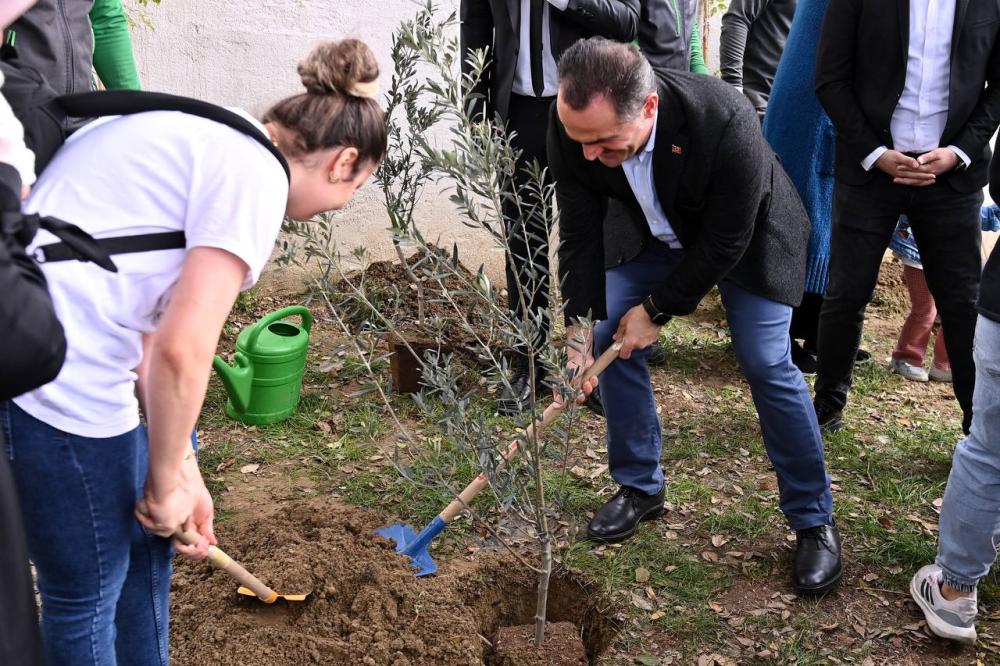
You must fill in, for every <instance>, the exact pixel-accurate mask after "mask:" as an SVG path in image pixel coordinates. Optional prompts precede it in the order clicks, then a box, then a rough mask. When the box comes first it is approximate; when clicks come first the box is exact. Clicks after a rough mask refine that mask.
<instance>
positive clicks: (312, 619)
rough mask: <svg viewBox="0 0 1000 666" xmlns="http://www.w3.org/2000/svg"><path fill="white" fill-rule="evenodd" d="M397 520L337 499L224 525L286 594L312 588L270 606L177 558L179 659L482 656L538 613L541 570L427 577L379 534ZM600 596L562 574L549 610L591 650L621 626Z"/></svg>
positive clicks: (392, 664) (489, 568)
mask: <svg viewBox="0 0 1000 666" xmlns="http://www.w3.org/2000/svg"><path fill="white" fill-rule="evenodd" d="M387 522H391V520H386V519H385V518H384V517H381V516H378V515H377V514H375V513H373V512H370V511H366V510H360V509H356V508H354V507H349V506H346V505H343V504H340V503H337V502H335V501H334V500H331V499H328V498H314V499H311V500H309V501H306V502H296V503H290V504H288V505H285V507H284V508H281V509H279V510H277V511H275V512H274V513H273V514H271V515H264V514H261V513H257V515H255V516H253V517H250V516H247V517H246V518H244V519H242V520H241V519H240V517H239V516H237V517H236V518H234V519H232V520H230V521H228V522H226V523H225V524H223V525H222V526H220V528H219V530H218V537H219V542H220V546H221V547H222V548H223V549H224V550H226V552H228V553H229V554H230V555H231V556H232V557H234V558H235V559H237V560H239V561H240V562H241V563H242V564H243V565H244V566H245V567H246V568H247V569H248V570H249V571H250V572H252V573H254V574H255V575H257V576H258V577H259V578H261V580H263V581H264V582H265V583H267V584H268V585H270V586H272V587H273V588H274V589H275V590H276V591H277V592H279V593H283V592H284V593H298V592H310V595H309V597H308V598H307V600H306V601H305V602H302V603H292V602H285V601H278V602H277V603H276V604H274V605H272V606H267V605H264V604H262V603H261V602H259V601H258V600H256V599H253V598H247V597H242V596H240V595H238V594H236V584H235V583H234V582H233V581H232V580H231V579H230V578H229V577H228V576H227V575H225V574H223V573H221V572H218V571H216V570H214V569H211V568H210V567H209V566H208V565H206V564H204V563H199V564H191V563H188V562H181V561H178V563H177V567H176V570H175V573H174V577H173V590H172V594H171V613H172V618H171V663H174V664H177V665H178V666H184V665H188V664H190V665H195V664H197V665H201V664H218V665H220V666H228V665H234V666H235V665H236V664H239V665H241V666H254V665H256V664H261V665H263V664H283V665H288V666H295V665H299V664H345V665H346V664H352V665H353V664H366V665H370V666H381V665H383V664H384V665H387V666H405V665H412V666H416V665H418V664H427V665H428V666H430V665H431V664H434V665H441V666H457V665H465V664H469V665H478V664H483V663H485V662H487V661H488V660H489V659H490V657H491V654H490V652H491V648H490V642H489V641H488V640H487V638H486V637H493V636H495V635H496V633H497V631H498V630H499V629H500V627H502V626H505V625H508V624H512V625H513V624H525V623H527V622H530V621H531V619H532V616H533V614H534V597H535V593H534V590H533V582H534V575H533V574H530V572H522V571H521V570H520V569H519V568H518V567H517V565H515V564H514V563H513V562H512V561H510V560H509V559H506V558H503V557H500V556H497V555H491V556H486V557H482V558H479V559H477V560H476V561H474V562H465V561H461V562H455V563H448V562H443V563H439V564H440V565H441V572H440V573H439V574H438V575H435V576H428V577H423V578H417V577H416V576H414V575H413V571H412V569H411V568H410V564H409V562H408V560H406V559H405V558H403V557H401V556H399V555H397V554H396V553H395V551H394V550H393V547H392V544H391V543H390V542H389V541H387V540H385V539H382V538H381V537H378V536H376V535H375V534H374V533H373V530H374V529H375V528H376V527H379V526H381V525H384V524H386V523H387ZM601 598H602V597H601V595H599V594H595V592H594V591H593V590H591V589H589V587H588V586H587V585H586V584H585V583H583V582H580V581H579V580H578V579H577V578H576V577H575V576H573V575H570V574H567V573H565V572H561V573H559V574H557V575H555V576H554V577H553V581H552V586H551V590H550V601H549V608H550V613H549V619H550V621H551V622H558V621H569V622H574V623H576V625H577V626H579V627H581V629H580V630H577V629H576V628H574V629H573V634H574V636H579V635H580V633H582V635H583V637H584V641H585V643H586V650H587V655H588V656H589V657H590V658H591V659H593V658H595V657H597V656H598V655H599V654H600V653H601V652H603V651H604V650H605V649H606V648H607V646H608V645H609V644H610V642H611V640H612V638H613V635H614V632H615V630H616V626H615V624H614V621H613V620H610V619H608V618H609V615H608V614H607V607H606V606H602V605H600V604H601V601H600V600H601ZM558 631H559V630H555V635H559V634H558ZM505 663H518V664H521V663H532V662H523V661H522V662H505ZM537 663H541V662H537ZM566 663H587V662H586V661H584V662H566Z"/></svg>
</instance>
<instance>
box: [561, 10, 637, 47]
mask: <svg viewBox="0 0 1000 666" xmlns="http://www.w3.org/2000/svg"><path fill="white" fill-rule="evenodd" d="M639 2H640V0H569V4H568V5H567V6H566V9H564V10H563V12H562V14H563V18H565V19H567V20H570V21H573V22H574V23H576V24H577V25H579V26H580V27H581V28H583V29H584V30H585V31H586V32H588V33H590V34H593V35H600V36H601V37H607V38H608V39H614V40H617V41H619V42H631V41H632V40H634V39H635V38H636V36H637V35H638V34H639V9H640V7H639Z"/></svg>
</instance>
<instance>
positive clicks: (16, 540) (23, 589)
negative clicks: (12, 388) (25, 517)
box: [0, 434, 43, 666]
mask: <svg viewBox="0 0 1000 666" xmlns="http://www.w3.org/2000/svg"><path fill="white" fill-rule="evenodd" d="M5 450H6V445H5V444H4V439H3V435H2V434H0V664H24V665H25V666H35V665H40V664H42V663H43V660H42V639H41V635H40V634H39V632H38V609H37V608H36V606H35V590H34V586H33V585H32V584H31V570H30V569H29V568H28V548H27V546H26V545H25V541H24V529H23V528H22V527H21V510H20V507H19V503H18V499H17V488H16V487H15V486H14V477H13V475H12V474H11V471H10V464H9V463H8V461H7V456H6V453H5Z"/></svg>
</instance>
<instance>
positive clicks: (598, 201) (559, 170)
mask: <svg viewBox="0 0 1000 666" xmlns="http://www.w3.org/2000/svg"><path fill="white" fill-rule="evenodd" d="M580 150H581V148H580V146H579V145H577V144H574V143H573V142H571V141H570V140H569V139H567V138H566V137H565V136H564V135H563V131H562V125H561V124H560V123H559V120H558V117H557V115H556V110H555V105H553V108H552V112H551V117H550V119H549V134H548V157H549V170H550V172H551V173H552V177H553V179H554V180H555V183H556V201H557V202H558V203H559V284H560V286H561V288H562V295H563V304H564V310H563V315H564V316H565V318H566V325H567V326H569V325H572V323H573V319H575V318H576V317H590V318H592V319H604V318H606V317H607V308H606V303H605V298H604V212H605V210H606V207H607V200H606V199H605V197H603V196H602V195H600V194H598V193H596V192H594V191H593V189H591V188H589V187H588V186H587V184H586V183H584V182H583V181H582V179H581V178H580V177H579V176H580V174H579V170H580V168H579V167H580V165H579V162H580V161H581V160H582V159H583V157H582V154H579V155H577V154H575V153H574V151H580Z"/></svg>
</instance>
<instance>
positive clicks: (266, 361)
mask: <svg viewBox="0 0 1000 666" xmlns="http://www.w3.org/2000/svg"><path fill="white" fill-rule="evenodd" d="M294 316H298V317H301V318H302V325H301V326H299V325H296V324H294V323H292V322H288V321H282V320H283V319H285V318H286V317H294ZM312 322H313V318H312V314H311V313H310V312H309V310H308V309H306V308H304V307H302V306H301V305H295V306H292V307H289V308H283V309H281V310H278V311H277V312H272V313H271V314H269V315H267V316H266V317H264V318H263V319H261V320H260V321H258V322H257V323H256V324H254V325H253V326H251V327H249V328H246V329H244V330H243V332H241V333H240V335H239V337H238V338H237V339H236V353H235V354H234V355H233V363H234V365H228V364H227V363H226V362H225V360H223V358H222V357H221V356H216V357H215V359H214V360H213V361H212V367H214V368H215V371H216V372H218V373H219V377H220V378H221V379H222V384H223V385H224V386H225V387H226V392H227V393H228V394H229V400H228V401H227V402H226V413H227V414H228V415H229V417H230V418H232V419H235V420H237V421H241V422H243V423H250V424H263V423H275V422H277V421H281V420H282V419H286V418H288V417H289V416H291V415H292V414H294V413H295V409H296V408H297V407H298V405H299V396H300V394H301V392H302V376H303V374H304V373H305V367H306V351H307V350H308V348H309V330H310V329H311V328H312Z"/></svg>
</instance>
